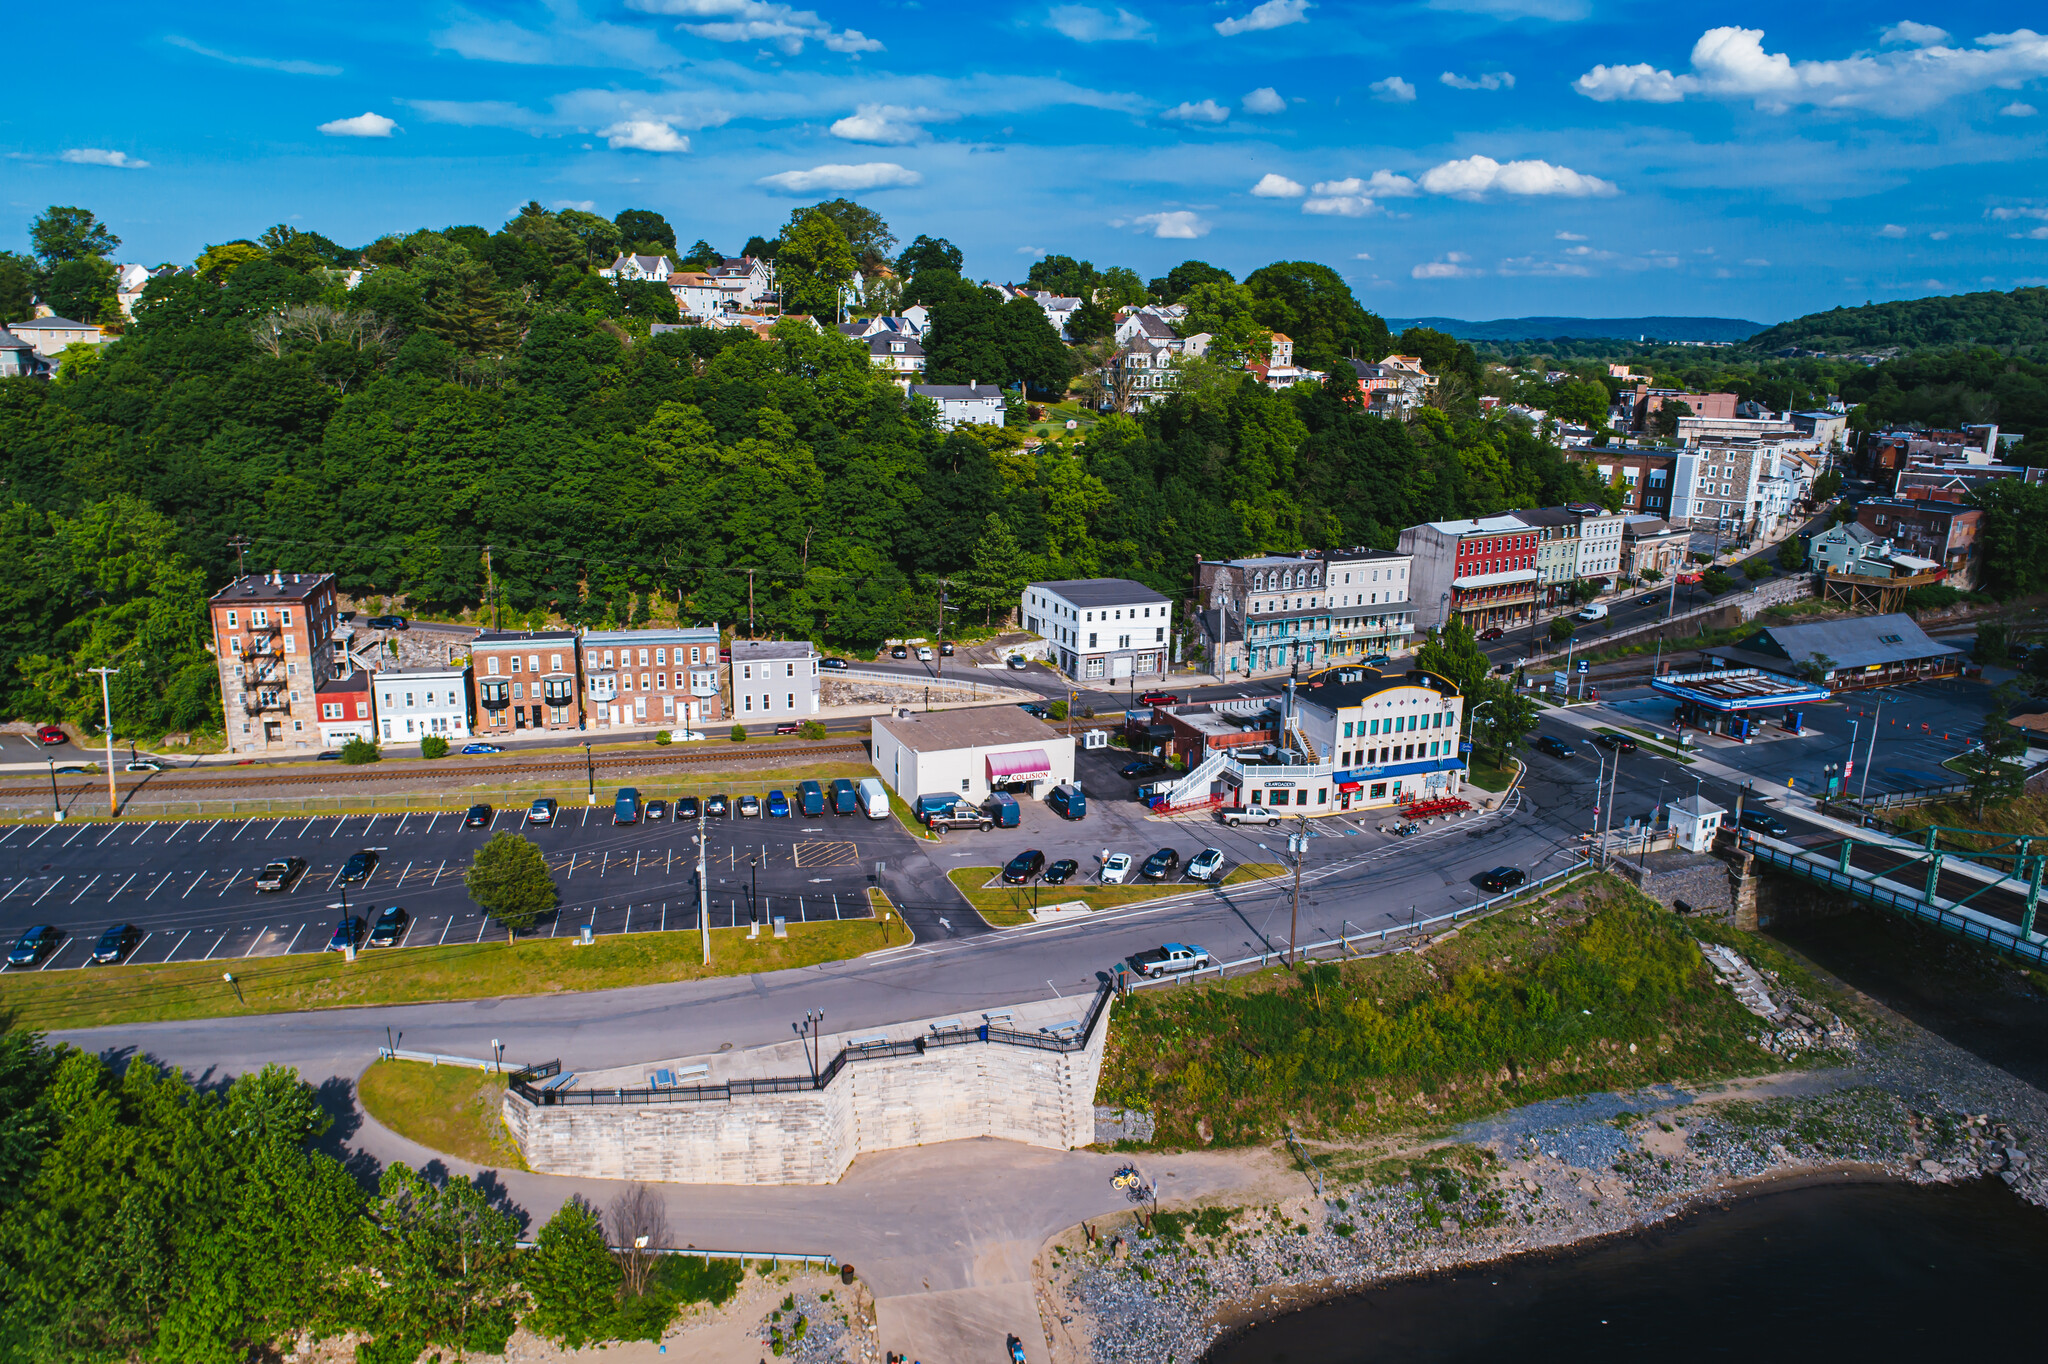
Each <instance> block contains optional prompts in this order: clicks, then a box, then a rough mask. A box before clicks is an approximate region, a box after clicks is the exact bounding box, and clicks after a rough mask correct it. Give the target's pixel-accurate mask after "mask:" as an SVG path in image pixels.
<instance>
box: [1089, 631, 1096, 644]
mask: <svg viewBox="0 0 2048 1364" xmlns="http://www.w3.org/2000/svg"><path fill="white" fill-rule="evenodd" d="M1088 647H1089V648H1091V649H1093V648H1095V647H1096V645H1095V632H1094V631H1092V630H1091V631H1089V632H1088Z"/></svg>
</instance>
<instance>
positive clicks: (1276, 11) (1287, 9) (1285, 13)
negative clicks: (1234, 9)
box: [1215, 0, 1309, 38]
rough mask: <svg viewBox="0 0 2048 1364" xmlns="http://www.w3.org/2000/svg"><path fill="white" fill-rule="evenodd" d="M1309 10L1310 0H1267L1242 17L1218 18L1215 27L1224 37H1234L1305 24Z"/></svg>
mask: <svg viewBox="0 0 2048 1364" xmlns="http://www.w3.org/2000/svg"><path fill="white" fill-rule="evenodd" d="M1308 10H1309V3H1308V0H1266V2H1265V3H1264V4H1263V5H1260V6H1258V7H1257V8H1255V9H1254V10H1252V12H1251V13H1250V14H1247V15H1245V16H1243V17H1242V18H1238V19H1220V20H1218V21H1217V22H1216V25H1215V28H1216V31H1217V32H1218V33H1220V34H1222V35H1223V36H1224V37H1226V38H1234V37H1236V36H1237V35H1238V34H1240V33H1257V32H1259V31H1261V30H1262V29H1269V28H1285V27H1287V26H1288V25H1289V24H1305V23H1307V22H1308Z"/></svg>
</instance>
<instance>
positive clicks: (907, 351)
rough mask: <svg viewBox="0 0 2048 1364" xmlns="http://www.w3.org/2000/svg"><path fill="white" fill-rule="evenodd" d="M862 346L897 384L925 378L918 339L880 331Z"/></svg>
mask: <svg viewBox="0 0 2048 1364" xmlns="http://www.w3.org/2000/svg"><path fill="white" fill-rule="evenodd" d="M862 344H863V345H865V346H866V347H867V348H868V362H869V363H870V364H872V365H873V366H874V367H875V368H876V369H880V370H887V371H888V373H889V377H890V378H891V379H894V380H895V381H896V382H897V383H899V384H904V385H906V386H907V385H909V384H912V383H915V382H916V381H917V380H918V379H920V378H922V377H923V376H924V346H923V344H922V343H920V342H919V341H918V339H917V338H916V337H914V336H905V335H904V334H903V333H901V332H893V331H879V332H874V333H872V334H870V335H868V336H866V337H864V338H862ZM997 425H1001V423H1000V422H999V423H997Z"/></svg>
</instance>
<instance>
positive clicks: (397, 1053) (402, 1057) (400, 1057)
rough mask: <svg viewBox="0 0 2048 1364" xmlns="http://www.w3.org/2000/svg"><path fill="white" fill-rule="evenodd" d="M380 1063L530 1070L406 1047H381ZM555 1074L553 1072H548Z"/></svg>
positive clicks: (480, 1058) (498, 1062)
mask: <svg viewBox="0 0 2048 1364" xmlns="http://www.w3.org/2000/svg"><path fill="white" fill-rule="evenodd" d="M377 1059H378V1060H380V1061H425V1062H426V1063H427V1064H428V1065H432V1066H461V1067H462V1068H464V1069H465V1070H488V1071H493V1072H496V1071H508V1070H509V1071H513V1072H515V1073H524V1072H525V1071H526V1070H527V1069H528V1068H527V1067H525V1066H516V1065H512V1064H511V1063H509V1062H507V1061H504V1060H497V1061H487V1060H485V1059H484V1058H482V1057H480V1056H449V1055H446V1054H444V1053H442V1052H438V1051H411V1050H408V1049H406V1048H404V1047H379V1048H377ZM548 1073H549V1074H553V1072H552V1071H550V1072H548Z"/></svg>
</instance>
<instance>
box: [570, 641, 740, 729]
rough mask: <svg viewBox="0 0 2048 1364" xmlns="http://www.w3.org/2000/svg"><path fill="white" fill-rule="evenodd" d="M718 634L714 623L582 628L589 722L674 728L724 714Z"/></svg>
mask: <svg viewBox="0 0 2048 1364" xmlns="http://www.w3.org/2000/svg"><path fill="white" fill-rule="evenodd" d="M718 640H719V627H717V626H716V625H692V626H676V627H672V628H663V629H654V630H592V631H590V632H589V633H587V634H585V635H584V636H583V639H582V649H583V688H584V707H585V711H586V713H587V714H588V715H589V717H590V724H591V727H592V728H594V729H627V728H632V727H635V726H645V727H647V728H649V729H675V728H677V727H678V726H679V725H680V726H681V727H683V728H688V727H689V726H692V725H697V724H703V723H706V722H708V721H712V720H722V719H724V718H725V715H726V710H725V703H724V696H723V694H722V692H721V690H720V687H719V679H718V673H719V667H718Z"/></svg>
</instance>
